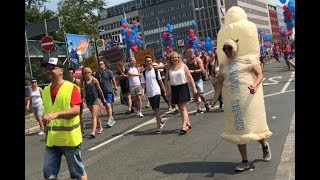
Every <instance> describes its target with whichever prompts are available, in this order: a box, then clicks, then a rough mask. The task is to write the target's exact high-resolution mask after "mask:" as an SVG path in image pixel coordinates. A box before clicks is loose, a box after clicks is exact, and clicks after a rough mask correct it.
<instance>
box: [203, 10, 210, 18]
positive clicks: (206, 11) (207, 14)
mask: <svg viewBox="0 0 320 180" xmlns="http://www.w3.org/2000/svg"><path fill="white" fill-rule="evenodd" d="M208 11H209V9H205V10H204V12H205V13H206V18H208V17H209V13H208Z"/></svg>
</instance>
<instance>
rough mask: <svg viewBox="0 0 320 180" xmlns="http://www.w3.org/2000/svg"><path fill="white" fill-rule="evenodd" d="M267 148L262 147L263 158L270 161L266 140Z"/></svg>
mask: <svg viewBox="0 0 320 180" xmlns="http://www.w3.org/2000/svg"><path fill="white" fill-rule="evenodd" d="M266 145H267V148H266V149H262V150H263V159H264V160H265V161H270V160H271V157H272V156H271V150H270V145H269V143H268V142H266Z"/></svg>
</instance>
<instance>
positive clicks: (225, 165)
mask: <svg viewBox="0 0 320 180" xmlns="http://www.w3.org/2000/svg"><path fill="white" fill-rule="evenodd" d="M260 161H263V160H262V159H255V160H254V161H253V162H251V167H250V168H249V169H254V168H255V166H254V164H255V163H257V162H260ZM237 165H239V162H182V163H170V164H164V165H160V166H157V167H155V168H154V170H155V171H159V172H162V173H164V174H178V173H187V174H189V173H204V174H207V175H205V176H204V177H214V175H215V173H220V174H221V173H222V174H228V175H234V174H239V173H241V172H239V171H235V170H234V168H235V167H236V166H237ZM249 169H248V170H249Z"/></svg>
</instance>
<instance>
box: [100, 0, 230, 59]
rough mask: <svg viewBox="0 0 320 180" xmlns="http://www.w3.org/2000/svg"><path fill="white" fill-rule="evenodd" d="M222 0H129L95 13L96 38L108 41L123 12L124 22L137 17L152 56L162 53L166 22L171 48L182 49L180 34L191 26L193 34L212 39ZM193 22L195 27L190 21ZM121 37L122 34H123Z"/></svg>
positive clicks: (184, 34)
mask: <svg viewBox="0 0 320 180" xmlns="http://www.w3.org/2000/svg"><path fill="white" fill-rule="evenodd" d="M218 1H222V2H224V1H223V0H213V1H212V0H132V1H129V2H126V3H122V4H119V5H116V6H113V7H109V8H107V9H106V10H105V11H104V12H100V13H99V17H100V19H101V20H100V21H99V27H98V28H99V29H100V38H102V39H105V40H107V41H108V42H111V40H110V38H111V36H112V35H115V34H121V24H120V19H121V18H122V17H124V14H125V15H126V19H127V22H128V23H129V24H130V23H131V22H132V20H137V22H138V25H139V32H141V35H142V40H143V45H144V47H145V48H154V49H155V56H160V55H163V54H164V51H165V47H163V38H162V33H163V32H165V31H167V28H166V24H167V23H169V24H170V25H171V26H172V29H173V31H172V34H173V39H174V45H173V46H172V48H173V49H174V51H178V52H182V51H184V50H185V47H184V38H185V37H186V36H188V34H189V30H190V29H191V28H195V32H196V35H197V37H198V38H199V39H200V40H202V41H203V40H205V38H206V37H207V36H210V37H211V39H213V40H215V39H216V38H217V34H218V31H219V29H220V28H221V17H220V15H221V12H219V9H220V3H218ZM193 21H194V22H196V27H193V26H192V22H193ZM123 38H124V37H123Z"/></svg>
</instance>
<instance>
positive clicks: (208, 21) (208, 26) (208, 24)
mask: <svg viewBox="0 0 320 180" xmlns="http://www.w3.org/2000/svg"><path fill="white" fill-rule="evenodd" d="M206 23H207V28H208V29H211V28H210V27H211V26H210V20H209V19H206Z"/></svg>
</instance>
